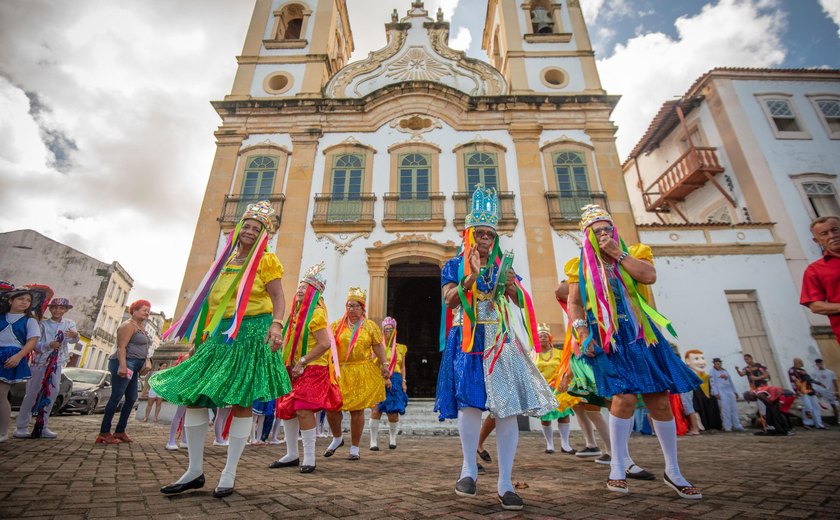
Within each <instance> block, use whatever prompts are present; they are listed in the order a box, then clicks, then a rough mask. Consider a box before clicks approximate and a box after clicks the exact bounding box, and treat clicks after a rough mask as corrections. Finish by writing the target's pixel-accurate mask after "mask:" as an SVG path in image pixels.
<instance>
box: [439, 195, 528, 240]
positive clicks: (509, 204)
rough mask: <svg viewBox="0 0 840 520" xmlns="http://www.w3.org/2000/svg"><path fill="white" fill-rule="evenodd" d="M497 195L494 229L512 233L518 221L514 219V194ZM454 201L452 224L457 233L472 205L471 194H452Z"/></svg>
mask: <svg viewBox="0 0 840 520" xmlns="http://www.w3.org/2000/svg"><path fill="white" fill-rule="evenodd" d="M498 193H499V223H498V224H497V225H496V229H498V230H499V231H513V230H514V229H516V224H517V223H518V222H519V219H517V218H516V209H515V208H516V206H515V205H514V200H515V194H514V193H513V192H512V191H500V192H498ZM452 200H454V201H455V220H454V222H453V224H454V225H455V229H457V230H458V231H463V230H464V218H465V217H466V216H467V211H469V206H470V204H471V203H472V193H471V192H470V193H467V192H464V191H458V192H455V193H453V194H452Z"/></svg>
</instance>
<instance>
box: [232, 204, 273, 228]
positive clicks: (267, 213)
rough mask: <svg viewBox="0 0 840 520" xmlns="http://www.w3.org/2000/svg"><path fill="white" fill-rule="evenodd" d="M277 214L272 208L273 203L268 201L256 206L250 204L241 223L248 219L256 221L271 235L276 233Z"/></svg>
mask: <svg viewBox="0 0 840 520" xmlns="http://www.w3.org/2000/svg"><path fill="white" fill-rule="evenodd" d="M276 215H277V212H276V211H275V210H274V208H273V207H271V203H270V202H269V201H267V200H261V201H259V202H257V203H255V204H248V207H247V208H246V209H245V213H243V214H242V218H241V219H239V220H240V222H242V221H245V220H246V219H251V220H256V221H257V222H259V223H260V224H262V225H263V226H264V227H265V230H266V231H268V232H269V233H274V230H275V228H276V227H277V219H276V218H275V217H276Z"/></svg>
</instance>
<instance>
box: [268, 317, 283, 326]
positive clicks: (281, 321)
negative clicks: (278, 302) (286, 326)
mask: <svg viewBox="0 0 840 520" xmlns="http://www.w3.org/2000/svg"><path fill="white" fill-rule="evenodd" d="M275 323H276V324H278V325H283V320H278V319H277V318H274V319H273V320H271V324H272V325H274V324H275Z"/></svg>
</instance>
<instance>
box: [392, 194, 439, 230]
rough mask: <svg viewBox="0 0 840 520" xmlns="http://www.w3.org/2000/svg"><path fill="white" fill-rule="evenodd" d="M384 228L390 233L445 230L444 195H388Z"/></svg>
mask: <svg viewBox="0 0 840 520" xmlns="http://www.w3.org/2000/svg"><path fill="white" fill-rule="evenodd" d="M384 200H385V214H384V216H383V219H382V226H383V227H384V228H385V229H386V230H388V231H400V230H410V229H438V230H440V229H443V227H444V226H445V225H446V221H445V220H444V218H443V203H444V201H445V200H446V196H445V195H444V194H443V193H407V194H400V193H386V194H385V197H384Z"/></svg>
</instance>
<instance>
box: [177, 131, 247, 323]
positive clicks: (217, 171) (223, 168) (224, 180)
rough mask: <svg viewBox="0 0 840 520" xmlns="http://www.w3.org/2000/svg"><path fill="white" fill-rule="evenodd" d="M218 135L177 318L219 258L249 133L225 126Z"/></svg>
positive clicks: (182, 284) (180, 295)
mask: <svg viewBox="0 0 840 520" xmlns="http://www.w3.org/2000/svg"><path fill="white" fill-rule="evenodd" d="M215 135H216V156H215V157H214V159H213V166H212V167H211V169H210V178H209V179H208V180H207V189H206V190H205V192H204V201H203V202H202V203H201V210H200V211H199V215H198V223H197V224H196V226H195V235H194V236H193V242H192V248H191V249H190V256H189V258H188V259H187V267H186V270H185V272H184V281H183V282H182V283H181V292H180V293H179V296H178V303H177V305H176V307H175V319H179V318H180V317H181V315H182V314H183V312H184V309H185V308H186V306H187V304H188V303H189V302H190V299H191V298H192V296H193V294H194V292H195V290H196V289H197V288H198V284H200V283H201V280H202V279H203V278H204V274H205V273H206V272H207V270H208V269H209V268H210V265H211V264H212V263H213V260H215V259H216V250H217V249H218V245H219V233H220V232H221V227H220V226H219V221H218V218H219V216H220V215H221V214H222V206H223V205H224V203H225V195H227V194H228V190H229V189H230V183H231V179H232V178H233V173H234V171H235V170H236V160H237V157H238V155H239V149H240V147H241V146H242V140H243V139H245V137H246V135H247V134H245V132H243V131H242V130H240V129H237V128H225V127H222V128H220V129H219V130H218V131H217V132H216V133H215Z"/></svg>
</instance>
